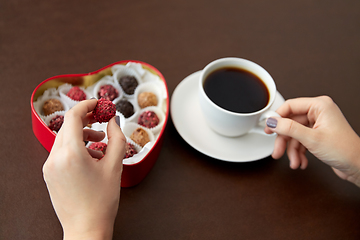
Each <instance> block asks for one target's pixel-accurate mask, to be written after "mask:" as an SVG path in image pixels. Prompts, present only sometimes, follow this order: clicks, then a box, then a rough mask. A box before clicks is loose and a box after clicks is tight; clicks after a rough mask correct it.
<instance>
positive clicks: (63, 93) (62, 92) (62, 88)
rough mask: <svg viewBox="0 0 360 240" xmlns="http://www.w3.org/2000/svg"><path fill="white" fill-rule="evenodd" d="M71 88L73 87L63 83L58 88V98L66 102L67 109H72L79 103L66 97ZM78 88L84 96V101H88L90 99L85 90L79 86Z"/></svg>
mask: <svg viewBox="0 0 360 240" xmlns="http://www.w3.org/2000/svg"><path fill="white" fill-rule="evenodd" d="M72 87H74V86H73V85H71V84H68V83H65V84H63V85H61V86H60V87H58V90H59V94H60V98H61V99H62V100H63V101H64V102H66V104H67V105H68V106H69V108H72V107H74V106H75V105H76V104H78V103H79V102H80V101H75V100H73V99H71V98H70V97H68V96H67V95H66V94H67V93H68V92H69V91H70V89H71V88H72ZM79 88H80V89H81V90H83V91H84V93H85V94H86V99H89V98H90V97H89V95H88V93H87V91H86V90H85V88H83V87H80V86H79Z"/></svg>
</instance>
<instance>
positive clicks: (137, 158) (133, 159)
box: [123, 137, 143, 163]
mask: <svg viewBox="0 0 360 240" xmlns="http://www.w3.org/2000/svg"><path fill="white" fill-rule="evenodd" d="M128 143H130V144H132V145H133V146H134V148H135V150H136V154H134V155H133V156H132V157H128V158H125V156H124V160H123V163H124V161H126V162H128V163H135V162H140V161H141V160H142V158H143V157H142V156H141V155H138V154H139V153H140V152H141V150H142V147H141V146H139V145H138V144H137V143H135V142H134V141H133V140H131V139H130V138H129V137H126V144H128Z"/></svg>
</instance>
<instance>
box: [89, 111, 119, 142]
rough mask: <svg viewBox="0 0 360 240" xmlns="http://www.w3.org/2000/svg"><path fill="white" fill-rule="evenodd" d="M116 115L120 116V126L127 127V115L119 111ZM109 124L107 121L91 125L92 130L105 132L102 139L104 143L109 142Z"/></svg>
mask: <svg viewBox="0 0 360 240" xmlns="http://www.w3.org/2000/svg"><path fill="white" fill-rule="evenodd" d="M116 116H119V117H120V128H121V129H123V128H124V127H125V117H124V115H122V114H121V113H119V112H116ZM107 125H108V123H107V122H104V123H98V122H96V123H93V124H92V125H91V129H92V130H95V131H103V132H104V133H105V137H104V139H103V140H102V141H101V142H104V143H107V142H108V137H107Z"/></svg>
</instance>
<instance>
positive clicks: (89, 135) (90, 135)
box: [83, 129, 105, 142]
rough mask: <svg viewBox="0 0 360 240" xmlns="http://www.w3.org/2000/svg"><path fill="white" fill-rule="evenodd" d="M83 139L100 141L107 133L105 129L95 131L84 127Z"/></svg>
mask: <svg viewBox="0 0 360 240" xmlns="http://www.w3.org/2000/svg"><path fill="white" fill-rule="evenodd" d="M83 136H84V137H83V140H84V141H91V142H100V141H101V140H103V139H104V137H105V133H104V132H103V131H95V130H92V129H84V131H83Z"/></svg>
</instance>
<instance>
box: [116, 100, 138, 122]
mask: <svg viewBox="0 0 360 240" xmlns="http://www.w3.org/2000/svg"><path fill="white" fill-rule="evenodd" d="M116 110H118V111H119V112H121V113H122V114H123V115H124V117H126V118H129V117H131V116H132V115H133V114H134V106H133V105H132V104H131V102H129V101H128V100H126V99H122V100H120V101H119V102H118V103H116Z"/></svg>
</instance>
